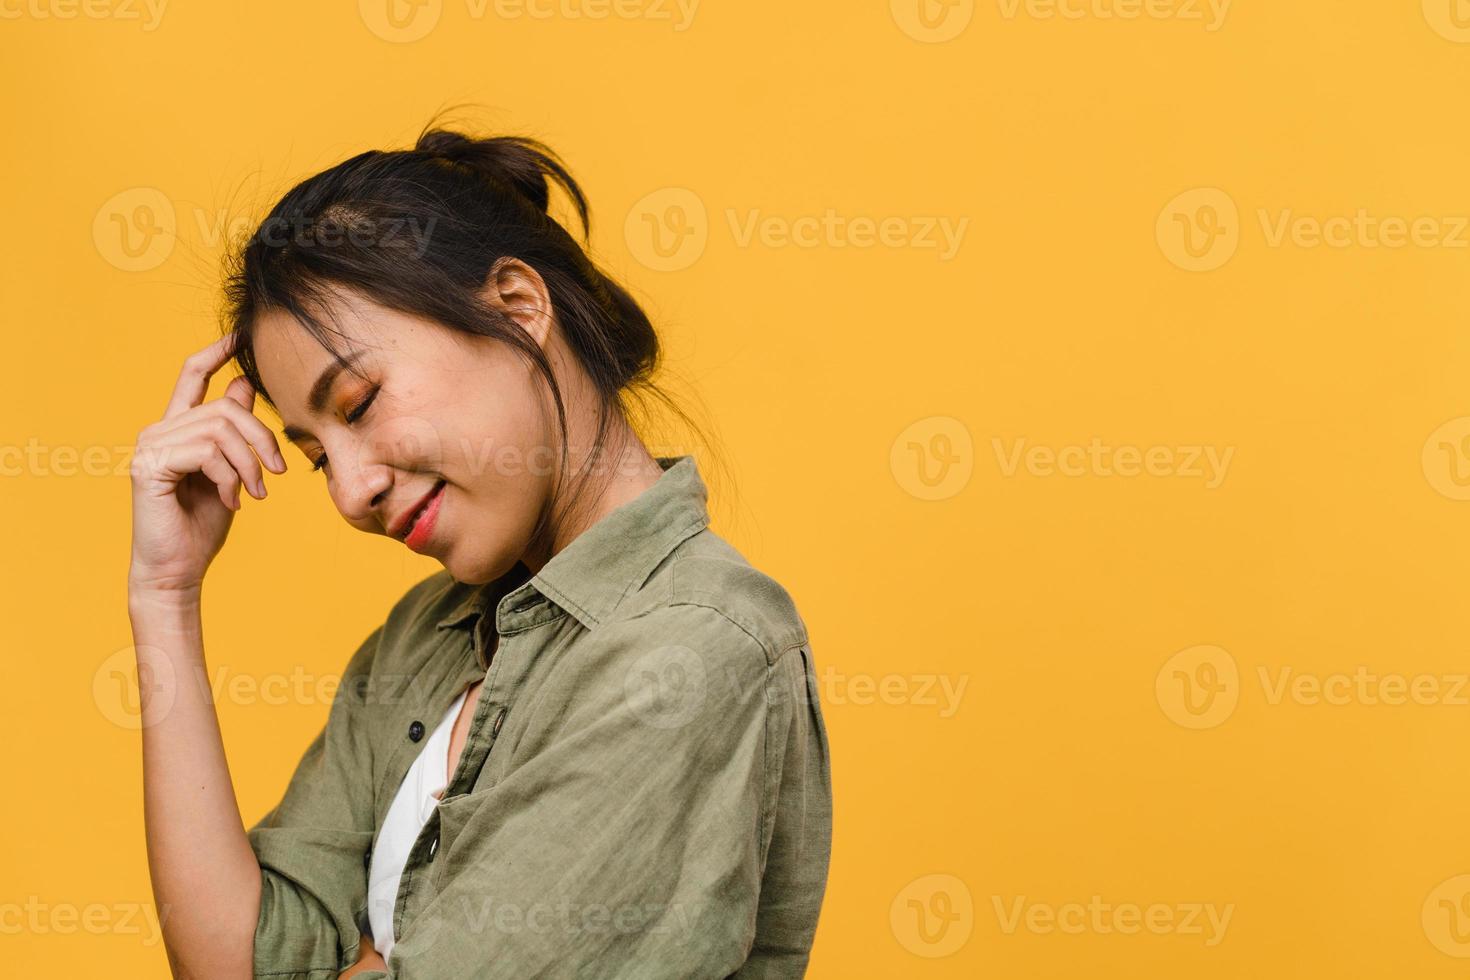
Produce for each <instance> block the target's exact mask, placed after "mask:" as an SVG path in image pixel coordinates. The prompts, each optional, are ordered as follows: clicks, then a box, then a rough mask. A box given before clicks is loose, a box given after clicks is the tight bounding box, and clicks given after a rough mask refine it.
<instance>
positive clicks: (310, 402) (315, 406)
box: [281, 350, 363, 442]
mask: <svg viewBox="0 0 1470 980" xmlns="http://www.w3.org/2000/svg"><path fill="white" fill-rule="evenodd" d="M362 355H363V352H362V351H360V350H356V351H353V352H352V353H350V354H348V355H347V356H346V357H339V358H337V359H336V360H335V361H334V362H333V363H331V364H328V365H327V366H326V369H325V370H323V371H322V373H321V374H320V375H319V376H318V377H317V379H316V381H315V382H314V383H313V384H312V386H311V391H310V392H309V393H308V394H307V396H306V408H307V410H308V411H310V412H311V414H313V415H320V414H321V412H322V409H324V408H326V406H327V396H329V395H330V394H331V393H332V385H333V384H335V383H336V381H337V375H339V374H341V373H342V372H343V371H345V370H347V369H348V368H349V367H351V366H352V365H353V363H354V362H356V361H357V359H358V358H359V357H362ZM281 435H283V436H285V437H286V441H287V442H298V441H300V440H301V439H302V438H303V437H305V435H306V432H305V430H303V429H298V428H297V427H296V426H294V425H288V426H286V427H285V428H284V429H282V430H281Z"/></svg>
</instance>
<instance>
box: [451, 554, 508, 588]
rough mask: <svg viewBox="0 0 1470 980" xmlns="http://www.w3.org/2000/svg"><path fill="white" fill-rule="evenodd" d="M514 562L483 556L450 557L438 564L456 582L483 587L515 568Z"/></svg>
mask: <svg viewBox="0 0 1470 980" xmlns="http://www.w3.org/2000/svg"><path fill="white" fill-rule="evenodd" d="M516 561H517V559H515V558H507V559H500V560H497V559H496V558H494V557H490V556H485V555H479V556H471V557H468V558H466V557H461V556H459V555H450V556H449V559H448V560H447V561H442V562H441V563H440V564H442V565H443V566H444V568H445V570H446V571H448V572H449V574H450V575H451V576H453V578H454V580H455V581H456V582H462V583H464V584H465V585H485V584H486V583H488V582H493V581H495V580H496V579H498V578H500V577H501V576H502V575H505V574H506V573H507V572H509V571H510V570H511V569H512V568H514V567H515V564H516Z"/></svg>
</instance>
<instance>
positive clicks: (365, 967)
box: [337, 936, 388, 980]
mask: <svg viewBox="0 0 1470 980" xmlns="http://www.w3.org/2000/svg"><path fill="white" fill-rule="evenodd" d="M387 969H388V964H387V963H385V962H384V961H383V957H381V956H379V955H378V951H377V950H376V949H375V948H373V941H372V939H370V938H369V937H367V936H363V937H362V943H361V945H359V946H358V947H357V962H356V963H354V964H352V965H351V966H349V967H348V968H347V969H346V970H344V971H343V972H342V973H341V974H340V975H339V976H338V977H337V980H348V977H355V976H357V975H358V974H359V973H366V972H368V971H369V970H383V971H386V970H387Z"/></svg>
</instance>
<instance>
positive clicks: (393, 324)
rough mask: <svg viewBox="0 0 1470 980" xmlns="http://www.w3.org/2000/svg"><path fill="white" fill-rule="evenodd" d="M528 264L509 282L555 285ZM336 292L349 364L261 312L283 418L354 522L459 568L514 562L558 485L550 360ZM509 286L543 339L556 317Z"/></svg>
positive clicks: (521, 318)
mask: <svg viewBox="0 0 1470 980" xmlns="http://www.w3.org/2000/svg"><path fill="white" fill-rule="evenodd" d="M526 271H528V272H529V277H528V278H525V279H523V280H522V281H520V282H519V283H518V284H512V287H511V288H512V289H527V290H530V291H532V292H535V291H537V290H539V289H542V288H544V287H542V286H541V282H540V278H539V276H536V274H535V273H534V272H531V271H530V270H526ZM532 279H534V282H532V281H531V280H532ZM338 295H339V296H340V299H341V301H340V303H339V304H338V305H337V306H336V307H335V309H336V312H337V318H338V323H337V328H338V329H340V330H341V331H342V334H343V336H342V337H341V338H340V339H339V341H338V343H339V345H340V346H342V347H343V359H344V360H346V361H349V362H350V363H351V370H347V369H344V368H343V366H342V363H341V362H339V361H338V359H337V357H336V356H335V355H333V354H332V353H331V352H329V351H327V350H326V349H325V348H323V347H322V346H321V344H319V343H318V342H317V341H316V340H315V339H314V338H312V337H311V335H310V334H308V333H307V332H306V331H305V329H304V328H303V327H301V325H300V324H298V323H297V322H296V321H295V319H293V318H292V317H291V316H289V314H286V313H283V312H279V311H273V312H271V313H268V314H265V315H262V316H261V317H260V318H259V319H258V320H257V322H256V324H255V331H254V345H255V353H256V360H257V364H258V368H259V371H260V377H261V380H262V382H263V383H264V385H265V389H266V391H267V392H268V393H269V394H270V397H271V400H272V402H273V403H274V405H275V407H276V409H277V411H278V412H279V413H280V415H281V421H282V423H283V424H284V428H283V432H284V433H285V435H286V437H287V438H288V439H289V440H290V441H291V442H292V443H293V444H294V445H295V446H296V447H297V448H298V449H299V450H300V451H301V452H302V453H303V454H305V456H306V458H307V459H308V460H310V461H311V462H313V463H321V464H322V465H321V471H320V478H322V479H325V480H326V483H327V492H328V493H330V494H331V497H332V502H333V504H335V505H336V507H337V510H338V511H339V512H340V513H341V514H342V516H343V517H345V518H346V519H347V523H349V524H351V525H352V526H353V527H355V528H357V529H358V530H360V531H367V532H368V533H370V534H383V535H387V536H389V537H392V538H394V539H396V540H398V541H402V542H404V543H405V544H406V545H407V546H408V547H410V548H412V549H413V550H414V551H417V552H419V553H421V554H426V555H431V556H433V557H434V558H436V559H437V560H438V561H439V562H440V563H441V564H443V565H444V567H445V568H446V569H448V571H449V573H450V574H451V575H453V576H454V578H455V579H457V580H459V581H461V582H467V583H472V584H479V583H484V582H489V581H492V580H494V579H496V578H498V577H500V576H501V575H504V574H505V573H506V572H508V571H510V569H511V568H512V567H513V566H514V565H515V563H516V561H517V560H518V559H520V558H522V556H524V555H525V554H526V553H527V549H528V548H529V547H530V546H531V544H532V542H530V540H529V538H530V535H531V533H532V531H533V529H534V528H535V526H536V523H537V519H538V517H539V516H540V513H541V509H542V508H543V507H544V506H545V505H546V502H547V500H548V498H549V495H550V493H551V486H552V478H553V475H554V473H553V470H552V463H553V461H554V459H555V457H556V454H555V452H554V451H553V444H552V442H551V439H550V433H551V426H550V425H549V424H548V423H549V422H550V420H551V419H552V418H553V416H550V415H548V414H547V413H546V410H545V406H547V405H548V404H549V402H547V401H543V395H544V394H545V389H544V386H543V385H541V384H538V381H539V374H537V373H536V372H535V368H534V367H532V366H531V365H529V364H528V363H526V362H525V360H524V359H522V358H520V357H518V356H516V355H515V354H514V353H513V352H512V351H511V350H509V349H508V348H507V347H505V346H504V345H503V344H500V343H498V342H495V341H491V340H487V339H484V338H479V337H471V336H467V335H464V334H460V333H457V332H455V331H452V330H449V329H447V328H445V327H442V326H439V325H437V324H435V323H433V322H431V321H427V320H422V319H419V318H417V317H414V316H411V315H408V314H404V313H398V312H395V311H392V310H387V309H384V308H383V307H381V306H378V305H377V304H375V303H373V302H371V301H370V300H367V299H365V298H363V297H360V296H357V295H355V294H349V293H339V294H338ZM507 295H508V296H509V302H508V303H505V302H503V301H502V302H500V303H497V305H501V308H502V310H503V311H505V312H507V313H508V314H509V315H511V316H513V317H514V318H515V319H516V320H517V321H518V322H519V323H521V325H522V326H523V327H524V328H525V329H526V330H527V332H529V333H530V334H531V335H532V336H533V337H534V338H535V339H536V340H537V342H538V343H539V344H541V346H542V347H543V349H545V348H546V346H547V343H546V341H547V334H548V332H549V329H550V328H549V317H546V316H542V315H539V314H535V313H530V314H525V313H521V312H519V311H520V310H524V309H526V308H527V306H528V305H530V306H531V308H533V309H543V310H544V309H547V308H548V307H546V306H545V305H537V303H536V300H535V299H534V298H532V299H531V302H530V303H529V304H528V303H527V302H526V299H527V297H519V298H518V297H517V296H515V295H510V294H507ZM486 298H487V299H489V300H491V302H492V303H495V302H496V300H495V299H494V298H492V297H491V296H489V295H487V296H486ZM329 322H330V321H329ZM548 353H549V352H548ZM553 363H555V362H553ZM558 367H559V365H558Z"/></svg>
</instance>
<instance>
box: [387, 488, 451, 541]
mask: <svg viewBox="0 0 1470 980" xmlns="http://www.w3.org/2000/svg"><path fill="white" fill-rule="evenodd" d="M447 482H448V481H446V480H440V481H439V482H438V483H435V484H434V489H432V490H430V491H429V492H428V494H427V495H426V496H425V497H424V501H423V503H421V504H419V506H418V508H417V509H416V510H415V511H414V512H413V514H412V515H411V516H410V517H409V519H408V523H407V524H405V525H403V527H402V529H401V530H399V532H398V535H397V537H398V540H399V541H406V540H407V539H408V536H409V535H410V534H412V533H413V529H414V527H415V526H416V525H417V524H418V522H419V519H420V518H421V517H423V516H424V514H425V512H427V511H428V509H429V505H430V504H432V503H433V502H434V500H435V498H436V497H438V496H439V494H440V493H441V492H443V490H444V485H445V484H446V483H447Z"/></svg>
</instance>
